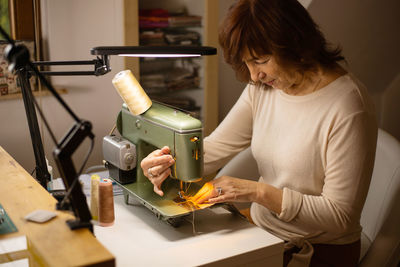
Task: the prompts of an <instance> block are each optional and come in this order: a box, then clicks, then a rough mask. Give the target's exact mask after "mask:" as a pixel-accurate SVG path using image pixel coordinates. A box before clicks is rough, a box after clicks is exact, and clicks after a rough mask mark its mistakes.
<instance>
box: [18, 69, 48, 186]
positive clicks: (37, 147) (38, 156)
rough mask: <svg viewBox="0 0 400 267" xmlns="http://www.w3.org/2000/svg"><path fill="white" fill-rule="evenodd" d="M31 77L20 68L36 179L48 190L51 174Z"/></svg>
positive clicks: (19, 73) (19, 76) (20, 82)
mask: <svg viewBox="0 0 400 267" xmlns="http://www.w3.org/2000/svg"><path fill="white" fill-rule="evenodd" d="M29 76H30V74H29V73H28V71H27V70H26V69H25V68H20V69H19V70H17V79H18V83H19V84H20V85H21V93H22V98H23V100H24V106H25V112H26V119H27V120H28V126H29V132H30V135H31V141H32V147H33V153H34V154H35V162H36V167H35V174H36V179H37V180H38V182H39V183H40V184H41V185H42V186H43V187H44V188H47V183H48V182H49V181H50V174H49V172H48V170H47V164H46V159H45V153H44V149H43V144H42V138H41V135H40V130H39V125H38V121H37V116H36V109H35V106H34V102H33V95H32V90H31V86H30V83H29Z"/></svg>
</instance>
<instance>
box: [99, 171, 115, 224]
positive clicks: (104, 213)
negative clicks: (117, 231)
mask: <svg viewBox="0 0 400 267" xmlns="http://www.w3.org/2000/svg"><path fill="white" fill-rule="evenodd" d="M114 219H115V217H114V195H113V186H112V183H111V180H110V179H104V180H103V181H101V182H100V184H99V223H100V226H111V225H113V224H114Z"/></svg>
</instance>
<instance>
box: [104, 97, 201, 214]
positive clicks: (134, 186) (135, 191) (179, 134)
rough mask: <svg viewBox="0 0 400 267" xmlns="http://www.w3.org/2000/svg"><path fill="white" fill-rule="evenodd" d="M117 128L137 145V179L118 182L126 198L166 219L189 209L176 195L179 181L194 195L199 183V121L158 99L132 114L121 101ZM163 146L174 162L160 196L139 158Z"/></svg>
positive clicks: (123, 135) (188, 211) (187, 212)
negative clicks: (139, 113)
mask: <svg viewBox="0 0 400 267" xmlns="http://www.w3.org/2000/svg"><path fill="white" fill-rule="evenodd" d="M117 129H118V131H119V133H120V134H121V135H122V137H123V138H125V139H127V140H129V141H130V142H131V143H133V144H134V145H135V146H136V172H135V174H136V179H135V180H134V181H133V182H132V183H127V184H121V183H119V185H120V186H121V187H122V188H123V190H124V195H125V201H126V202H128V201H129V196H130V195H132V196H134V197H136V198H138V200H139V201H140V202H141V203H142V204H143V205H145V206H146V207H147V208H149V209H150V210H152V211H153V212H154V213H155V214H156V215H157V217H158V218H160V219H163V220H166V221H168V220H170V219H172V218H177V217H181V216H184V215H187V214H189V213H191V212H192V208H191V207H188V206H187V205H180V204H179V203H177V202H176V201H175V199H176V198H177V197H178V192H179V190H180V183H181V181H182V182H185V183H190V185H189V187H188V189H187V190H188V191H187V192H186V193H187V194H189V195H193V194H194V193H195V192H197V190H198V189H199V187H200V185H198V184H197V183H196V182H198V181H200V180H201V179H202V177H203V136H202V124H201V121H200V120H198V119H196V118H194V117H192V116H190V115H189V114H187V113H185V112H182V111H180V110H177V109H174V108H172V107H169V106H165V105H163V104H161V103H157V102H153V104H152V106H151V107H150V108H149V109H148V110H147V111H146V112H145V113H143V114H141V115H133V114H132V113H131V112H130V111H129V110H128V108H127V106H126V105H125V104H123V107H122V110H121V112H120V113H119V115H118V118H117ZM163 146H168V147H169V148H170V149H171V155H172V156H173V158H174V159H175V164H174V165H173V166H172V167H171V169H172V173H171V177H169V178H167V179H166V180H165V181H164V183H163V185H162V190H163V192H164V196H163V197H161V196H159V195H157V194H156V193H154V191H153V184H151V182H150V181H149V180H148V179H147V177H145V176H144V174H143V170H142V169H141V167H140V162H141V161H142V159H143V158H145V157H146V156H147V155H148V154H149V153H150V152H152V151H154V150H155V149H157V148H162V147H163ZM110 175H111V172H110ZM111 178H113V177H111ZM114 180H115V179H114ZM116 182H117V183H118V180H116Z"/></svg>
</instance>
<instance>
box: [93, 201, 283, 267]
mask: <svg viewBox="0 0 400 267" xmlns="http://www.w3.org/2000/svg"><path fill="white" fill-rule="evenodd" d="M114 208H115V223H114V225H113V226H110V227H100V226H95V230H94V232H95V235H96V237H97V239H98V240H99V241H100V242H101V243H102V244H103V245H104V246H105V247H106V248H107V249H108V250H109V251H110V252H111V253H112V254H114V256H115V257H116V263H117V266H120V267H121V266H200V265H207V266H240V265H245V266H266V265H268V266H269V267H274V266H282V260H283V241H282V240H281V239H279V238H277V237H275V236H273V235H271V234H269V233H268V232H266V231H264V230H262V229H260V228H258V227H256V226H254V225H252V224H250V223H248V222H247V221H246V220H244V219H242V218H241V217H239V216H237V215H233V214H231V213H230V212H227V211H226V210H225V209H223V208H221V207H218V208H215V209H206V210H202V211H197V212H196V213H195V230H196V232H197V233H196V234H194V233H193V228H192V224H191V223H190V222H186V221H185V222H184V223H183V224H182V225H181V226H179V227H178V228H174V227H172V226H170V225H168V224H166V223H165V222H162V221H159V220H158V219H157V218H156V217H155V215H154V214H153V213H152V212H151V211H150V210H148V209H147V208H145V207H144V206H142V205H141V204H139V203H138V202H136V200H135V199H134V198H133V197H130V205H126V204H125V202H124V199H123V196H122V195H120V196H115V198H114ZM191 218H192V216H190V217H189V219H191Z"/></svg>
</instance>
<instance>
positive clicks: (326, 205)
mask: <svg viewBox="0 0 400 267" xmlns="http://www.w3.org/2000/svg"><path fill="white" fill-rule="evenodd" d="M376 137H377V126H376V122H375V118H374V116H373V115H372V114H371V113H368V112H366V111H361V112H358V113H355V114H352V115H349V116H348V117H347V118H345V119H344V120H342V121H341V122H340V123H338V124H337V125H335V126H333V127H332V129H331V130H330V134H329V137H328V140H327V146H326V151H325V155H326V167H325V179H324V186H323V189H322V193H321V194H320V195H315V196H314V195H306V194H302V193H300V192H296V191H294V190H291V189H290V188H287V187H285V188H284V189H283V200H282V201H283V202H282V211H281V213H280V214H279V215H278V218H279V219H281V220H282V221H286V222H290V221H292V222H296V224H298V225H302V226H303V227H304V228H305V229H310V228H311V229H313V228H314V229H321V230H325V231H335V232H346V230H347V229H348V228H349V227H352V226H354V225H355V224H358V223H359V219H360V215H361V211H362V208H363V205H364V202H365V198H366V196H367V193H368V188H369V184H370V179H371V175H372V170H373V166H374V159H375V149H376Z"/></svg>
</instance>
